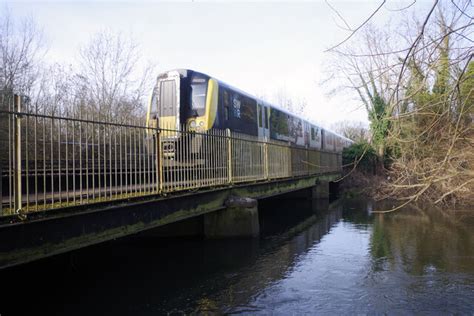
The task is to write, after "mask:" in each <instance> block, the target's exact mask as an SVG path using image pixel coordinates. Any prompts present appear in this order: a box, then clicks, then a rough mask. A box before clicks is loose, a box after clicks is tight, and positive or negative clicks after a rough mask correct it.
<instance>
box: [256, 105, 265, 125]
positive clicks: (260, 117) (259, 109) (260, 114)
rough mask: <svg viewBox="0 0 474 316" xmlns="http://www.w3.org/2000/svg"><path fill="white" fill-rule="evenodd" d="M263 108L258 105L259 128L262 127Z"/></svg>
mask: <svg viewBox="0 0 474 316" xmlns="http://www.w3.org/2000/svg"><path fill="white" fill-rule="evenodd" d="M263 109H264V107H262V106H261V105H260V104H257V113H258V127H262V110H263Z"/></svg>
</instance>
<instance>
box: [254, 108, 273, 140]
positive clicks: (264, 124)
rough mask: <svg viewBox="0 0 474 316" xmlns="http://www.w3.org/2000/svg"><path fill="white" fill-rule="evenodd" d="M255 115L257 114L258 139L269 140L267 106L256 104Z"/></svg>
mask: <svg viewBox="0 0 474 316" xmlns="http://www.w3.org/2000/svg"><path fill="white" fill-rule="evenodd" d="M257 113H258V138H260V139H263V138H269V137H270V131H269V129H268V125H269V124H268V118H269V117H268V114H269V112H268V106H265V105H264V104H263V103H260V102H259V103H257Z"/></svg>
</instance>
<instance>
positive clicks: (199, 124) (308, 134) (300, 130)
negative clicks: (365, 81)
mask: <svg viewBox="0 0 474 316" xmlns="http://www.w3.org/2000/svg"><path fill="white" fill-rule="evenodd" d="M156 122H158V123H156ZM156 124H158V125H156ZM147 125H148V126H159V127H160V128H161V129H163V130H164V131H163V136H164V141H165V142H167V145H166V146H165V151H166V152H167V153H168V157H175V158H176V155H175V153H176V152H177V150H176V148H177V146H179V145H178V144H179V132H180V131H190V132H196V133H200V132H206V131H208V130H211V129H220V130H230V131H231V132H234V133H240V134H245V135H250V136H254V137H258V139H261V140H266V139H270V140H273V141H281V142H285V143H289V144H291V145H292V146H295V147H306V148H314V149H319V150H322V151H329V152H341V151H342V149H343V148H344V147H347V146H348V145H349V144H350V143H351V142H352V141H350V140H348V139H347V138H344V137H342V136H340V135H337V134H335V133H333V132H331V131H329V130H327V129H324V128H321V127H320V126H318V125H316V124H313V123H311V122H309V121H307V120H304V119H302V118H300V117H297V116H296V115H293V114H291V113H289V112H287V111H285V110H283V109H280V108H279V107H277V106H275V105H273V104H270V103H268V102H266V101H264V100H261V99H259V98H256V97H254V96H252V95H250V94H248V93H245V92H243V91H241V90H239V89H237V88H234V87H232V86H230V85H228V84H226V83H224V82H222V81H220V80H217V79H215V78H213V77H211V76H209V75H206V74H203V73H200V72H196V71H193V70H188V69H178V70H172V71H168V72H165V73H162V74H160V75H159V76H158V79H157V83H156V86H155V88H154V90H153V95H152V99H151V102H150V104H149V107H148V112H147ZM193 148H194V150H196V151H199V150H200V149H199V146H193Z"/></svg>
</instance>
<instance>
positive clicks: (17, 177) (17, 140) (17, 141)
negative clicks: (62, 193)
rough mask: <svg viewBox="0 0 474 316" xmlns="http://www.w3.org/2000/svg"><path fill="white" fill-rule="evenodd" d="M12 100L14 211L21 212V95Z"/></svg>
mask: <svg viewBox="0 0 474 316" xmlns="http://www.w3.org/2000/svg"><path fill="white" fill-rule="evenodd" d="M14 100H15V101H16V109H15V110H16V112H17V114H15V124H14V129H15V131H14V153H15V168H14V181H15V190H14V192H15V193H14V194H15V198H14V207H15V213H17V214H19V213H20V212H21V206H22V205H21V115H20V114H18V113H19V112H21V96H19V95H15V98H14Z"/></svg>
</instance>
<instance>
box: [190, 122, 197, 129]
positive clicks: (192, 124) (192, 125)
mask: <svg viewBox="0 0 474 316" xmlns="http://www.w3.org/2000/svg"><path fill="white" fill-rule="evenodd" d="M189 127H191V128H196V121H194V120H193V121H191V122H189Z"/></svg>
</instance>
